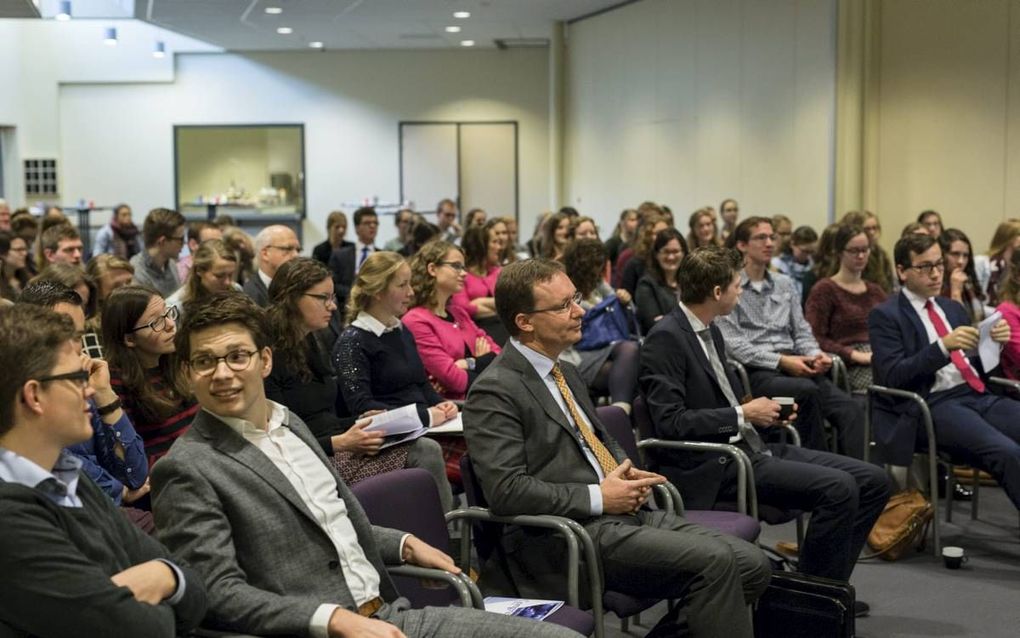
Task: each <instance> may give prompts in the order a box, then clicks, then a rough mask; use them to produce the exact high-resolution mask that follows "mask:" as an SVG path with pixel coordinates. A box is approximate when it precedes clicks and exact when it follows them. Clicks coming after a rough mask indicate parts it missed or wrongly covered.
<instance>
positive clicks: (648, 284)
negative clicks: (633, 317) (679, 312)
mask: <svg viewBox="0 0 1020 638" xmlns="http://www.w3.org/2000/svg"><path fill="white" fill-rule="evenodd" d="M679 301H680V300H679V299H678V298H677V293H676V291H675V290H674V289H672V288H670V287H669V286H667V285H666V284H664V283H662V282H660V281H659V280H658V279H657V278H656V277H655V275H653V274H652V273H650V272H646V273H645V274H644V275H643V276H642V277H641V279H640V280H639V281H638V284H637V290H635V291H634V305H635V306H636V307H637V318H638V324H639V325H640V326H641V334H644V335H647V334H648V331H649V330H651V329H652V326H654V325H655V321H656V317H659V318H662V317H665V316H666V315H668V314H669V313H671V312H673V309H674V308H676V307H677V304H678V303H679Z"/></svg>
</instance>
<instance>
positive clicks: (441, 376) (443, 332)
mask: <svg viewBox="0 0 1020 638" xmlns="http://www.w3.org/2000/svg"><path fill="white" fill-rule="evenodd" d="M446 310H447V312H449V313H450V316H451V317H453V323H450V322H449V321H444V320H443V319H440V318H439V317H437V316H436V315H435V314H434V313H433V312H432V311H431V310H429V309H428V308H426V307H424V306H418V307H417V308H411V309H410V310H408V311H407V314H405V315H404V318H403V322H404V325H405V326H407V329H408V330H410V331H411V334H413V335H414V340H415V342H416V343H417V344H418V355H419V356H420V357H421V361H422V363H423V364H425V371H426V372H428V373H429V376H430V377H432V378H433V379H435V380H436V382H438V384H439V385H440V386H442V387H441V388H437V390H438V391H439V394H440V395H442V396H443V398H446V399H463V398H464V397H465V396H466V395H467V388H468V373H467V370H461V369H460V368H458V367H457V365H456V364H455V363H454V362H455V361H457V360H458V359H463V358H464V349H465V348H467V350H468V351H469V352H470V353H471V354H472V355H474V354H475V340H476V339H477V338H478V337H485V339H486V340H487V341H488V342H489V347H490V348H491V349H492V352H495V353H496V354H499V351H500V348H499V346H498V345H497V344H496V342H495V341H493V340H492V338H491V337H489V335H488V334H486V333H485V331H484V330H482V329H481V328H479V327H478V326H477V325H475V322H474V321H472V320H471V316H470V315H469V314H468V313H467V311H466V310H465V309H464V308H461V307H459V306H455V305H453V304H452V303H451V304H448V305H447V308H446Z"/></svg>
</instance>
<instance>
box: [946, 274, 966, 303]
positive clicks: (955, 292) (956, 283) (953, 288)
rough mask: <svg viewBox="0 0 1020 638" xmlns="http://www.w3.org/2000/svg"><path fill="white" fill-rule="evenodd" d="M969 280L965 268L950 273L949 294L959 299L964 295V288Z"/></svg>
mask: <svg viewBox="0 0 1020 638" xmlns="http://www.w3.org/2000/svg"><path fill="white" fill-rule="evenodd" d="M968 280H969V278H968V277H967V271H965V270H963V269H957V270H954V271H953V273H952V274H951V275H949V294H950V296H951V297H952V298H953V299H956V300H958V301H959V299H961V298H962V297H963V288H964V285H965V284H966V283H967V281H968Z"/></svg>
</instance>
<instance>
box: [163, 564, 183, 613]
mask: <svg viewBox="0 0 1020 638" xmlns="http://www.w3.org/2000/svg"><path fill="white" fill-rule="evenodd" d="M156 560H158V561H159V562H161V563H164V564H165V565H166V566H167V567H169V568H170V570H171V571H173V573H174V578H175V579H177V589H176V590H174V595H173V596H171V597H170V598H167V599H166V600H165V601H163V602H165V603H166V604H168V605H170V606H171V607H173V606H174V605H176V604H177V603H179V602H181V600H182V599H183V598H184V590H185V588H186V587H187V583H186V582H185V580H184V572H182V571H181V568H180V567H178V566H177V565H174V564H173V563H171V562H170V561H168V560H166V559H165V558H157V559H156Z"/></svg>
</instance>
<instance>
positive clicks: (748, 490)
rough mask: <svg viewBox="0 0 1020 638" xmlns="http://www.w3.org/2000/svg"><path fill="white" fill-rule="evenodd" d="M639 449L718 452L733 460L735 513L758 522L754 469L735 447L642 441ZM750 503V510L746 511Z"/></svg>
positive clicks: (719, 444)
mask: <svg viewBox="0 0 1020 638" xmlns="http://www.w3.org/2000/svg"><path fill="white" fill-rule="evenodd" d="M638 447H639V448H653V449H654V448H658V449H665V450H689V451H693V452H719V453H722V454H726V455H727V456H729V457H731V458H732V459H733V462H734V463H736V467H737V511H739V512H740V513H741V514H749V515H750V516H751V517H752V518H754V519H755V520H758V495H757V493H756V491H755V488H754V469H753V468H752V467H751V459H749V458H748V457H747V454H746V453H745V452H744V451H743V450H741V449H740V448H738V447H737V446H735V445H730V444H729V443H709V442H706V441H663V440H662V439H642V440H640V441H638ZM748 501H750V510H749V509H748Z"/></svg>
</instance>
